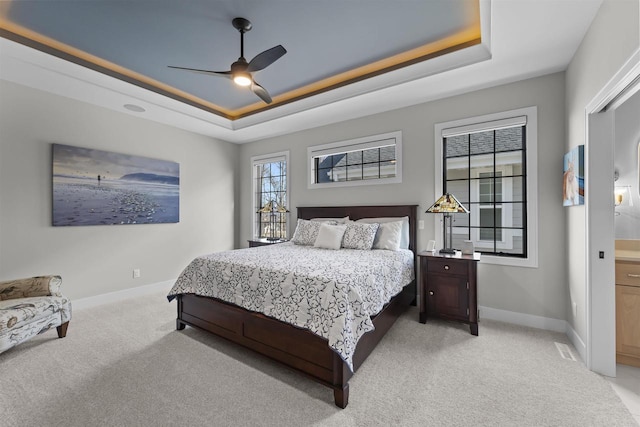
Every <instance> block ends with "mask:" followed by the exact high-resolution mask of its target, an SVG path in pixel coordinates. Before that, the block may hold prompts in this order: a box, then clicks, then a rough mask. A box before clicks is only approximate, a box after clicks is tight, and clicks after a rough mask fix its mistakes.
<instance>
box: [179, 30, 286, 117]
mask: <svg viewBox="0 0 640 427" xmlns="http://www.w3.org/2000/svg"><path fill="white" fill-rule="evenodd" d="M231 24H232V25H233V26H234V28H235V29H237V30H238V31H240V58H238V60H237V61H236V62H234V63H233V64H231V69H230V70H229V71H211V70H198V69H195V68H185V67H174V66H172V65H169V66H168V67H169V68H176V69H178V70H187V71H193V72H195V73H201V74H207V75H211V76H222V77H228V78H230V79H232V80H233V81H234V82H235V83H236V84H237V85H238V86H251V91H252V92H253V93H255V94H256V95H258V97H260V99H262V100H263V101H264V102H266V103H267V104H271V96H270V95H269V92H267V90H266V89H265V88H263V87H262V86H260V85H259V84H258V83H257V82H256V81H255V80H254V79H253V74H252V73H254V72H255V71H260V70H262V69H264V68H267V67H268V66H269V65H271V64H273V63H274V62H276V61H277V60H278V59H279V58H280V57H281V56H282V55H284V54H285V53H287V50H286V49H285V48H284V47H282V45H278V46H275V47H272V48H271V49H267V50H265V51H264V52H262V53H259V54H257V55H256V56H255V57H254V58H253V59H252V60H251V61H249V62H247V60H246V59H244V33H246V32H247V31H249V30H251V27H252V26H251V22H250V21H249V20H248V19H245V18H234V19H233V21H231Z"/></svg>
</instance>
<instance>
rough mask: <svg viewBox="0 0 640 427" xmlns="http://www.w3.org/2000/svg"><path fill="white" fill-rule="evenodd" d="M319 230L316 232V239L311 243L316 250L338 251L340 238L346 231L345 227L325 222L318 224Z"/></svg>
mask: <svg viewBox="0 0 640 427" xmlns="http://www.w3.org/2000/svg"><path fill="white" fill-rule="evenodd" d="M320 224H321V225H320V229H319V230H318V237H316V241H315V242H314V243H313V246H315V247H316V248H324V249H333V250H338V249H340V245H341V243H342V236H344V232H345V230H346V229H347V226H346V225H331V224H328V223H326V222H322V223H320Z"/></svg>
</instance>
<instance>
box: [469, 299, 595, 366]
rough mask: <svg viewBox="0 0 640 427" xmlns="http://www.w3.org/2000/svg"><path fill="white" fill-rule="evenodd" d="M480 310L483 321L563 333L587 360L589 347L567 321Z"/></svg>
mask: <svg viewBox="0 0 640 427" xmlns="http://www.w3.org/2000/svg"><path fill="white" fill-rule="evenodd" d="M479 309H480V320H481V321H482V319H491V320H498V321H500V322H506V323H513V324H516V325H521V326H528V327H530V328H538V329H544V330H547V331H554V332H560V333H563V334H565V335H567V338H569V341H571V343H572V344H573V346H574V347H575V348H576V351H577V352H578V354H579V356H580V357H581V358H582V360H583V361H585V360H586V354H587V347H586V346H585V344H584V342H583V341H582V339H581V338H580V336H579V335H578V334H577V333H576V331H575V330H574V329H573V328H572V327H571V325H569V323H568V322H567V321H566V320H560V319H552V318H549V317H542V316H534V315H533V314H524V313H516V312H515V311H507V310H499V309H497V308H491V307H479Z"/></svg>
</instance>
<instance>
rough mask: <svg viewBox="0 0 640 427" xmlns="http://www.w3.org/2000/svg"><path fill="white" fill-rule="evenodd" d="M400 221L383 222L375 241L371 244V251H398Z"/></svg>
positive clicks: (400, 230)
mask: <svg viewBox="0 0 640 427" xmlns="http://www.w3.org/2000/svg"><path fill="white" fill-rule="evenodd" d="M401 236H402V221H395V222H383V223H382V224H380V227H378V232H377V233H376V239H375V241H374V242H373V249H388V250H390V251H397V250H398V249H400V241H401V240H402V238H401Z"/></svg>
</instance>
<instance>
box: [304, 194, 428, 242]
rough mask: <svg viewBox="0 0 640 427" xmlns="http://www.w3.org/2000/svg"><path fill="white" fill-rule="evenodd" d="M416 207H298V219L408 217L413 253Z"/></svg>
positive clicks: (416, 218) (415, 237) (415, 234)
mask: <svg viewBox="0 0 640 427" xmlns="http://www.w3.org/2000/svg"><path fill="white" fill-rule="evenodd" d="M417 211H418V205H389V206H309V207H307V206H305V207H298V218H300V219H311V218H342V217H345V216H348V217H349V218H350V219H352V220H357V219H361V218H376V217H396V216H397V217H403V216H408V217H409V249H411V250H412V251H413V252H414V253H415V252H416V248H417V231H416V230H417V226H416V222H417V220H418V217H417Z"/></svg>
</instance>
